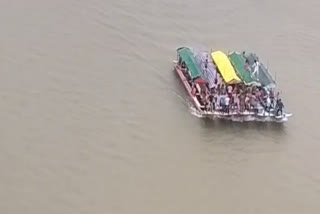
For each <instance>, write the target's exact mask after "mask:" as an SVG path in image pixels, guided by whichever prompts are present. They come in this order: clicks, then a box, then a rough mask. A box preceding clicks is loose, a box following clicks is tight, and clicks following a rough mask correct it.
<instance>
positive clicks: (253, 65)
mask: <svg viewBox="0 0 320 214" xmlns="http://www.w3.org/2000/svg"><path fill="white" fill-rule="evenodd" d="M174 70H175V71H176V72H177V74H178V76H179V77H180V79H181V81H182V83H183V85H184V87H185V88H186V90H187V92H188V94H189V96H190V99H191V100H192V102H193V104H194V105H195V108H196V109H197V111H198V112H199V113H200V114H201V115H202V116H205V117H210V118H222V119H231V120H236V121H251V120H258V121H277V122H283V121H286V120H287V119H288V117H290V116H292V114H288V113H285V112H284V104H283V102H282V100H281V99H280V97H279V92H276V89H275V87H276V83H275V81H274V80H273V78H272V76H271V74H270V73H269V71H268V69H267V68H266V67H265V66H264V65H263V63H261V62H259V60H258V57H257V56H256V55H255V54H253V53H250V54H248V55H246V54H245V52H243V53H242V54H240V53H238V52H231V53H229V54H228V55H227V54H225V53H224V52H222V51H219V50H218V51H214V52H212V53H209V52H207V51H194V50H192V49H191V48H187V47H180V48H178V49H177V60H175V61H174Z"/></svg>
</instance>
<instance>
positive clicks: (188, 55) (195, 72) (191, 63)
mask: <svg viewBox="0 0 320 214" xmlns="http://www.w3.org/2000/svg"><path fill="white" fill-rule="evenodd" d="M177 52H178V55H179V56H180V57H181V59H182V61H184V62H185V63H186V66H187V67H188V70H189V74H190V77H191V78H192V79H195V78H198V77H200V76H201V71H200V68H199V66H198V64H197V62H196V60H195V57H194V55H193V52H192V51H191V50H190V48H186V47H181V48H178V49H177Z"/></svg>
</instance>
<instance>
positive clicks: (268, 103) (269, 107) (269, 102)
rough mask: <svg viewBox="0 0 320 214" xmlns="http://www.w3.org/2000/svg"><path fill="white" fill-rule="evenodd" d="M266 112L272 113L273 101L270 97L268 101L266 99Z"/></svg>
mask: <svg viewBox="0 0 320 214" xmlns="http://www.w3.org/2000/svg"><path fill="white" fill-rule="evenodd" d="M265 110H266V111H267V112H270V110H271V99H270V96H267V99H266V108H265Z"/></svg>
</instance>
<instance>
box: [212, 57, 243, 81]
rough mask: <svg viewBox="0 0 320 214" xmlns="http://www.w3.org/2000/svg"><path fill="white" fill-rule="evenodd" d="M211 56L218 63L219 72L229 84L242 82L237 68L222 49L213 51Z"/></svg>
mask: <svg viewBox="0 0 320 214" xmlns="http://www.w3.org/2000/svg"><path fill="white" fill-rule="evenodd" d="M211 57H212V59H213V61H214V62H215V64H216V65H217V67H218V69H219V72H220V74H221V76H222V78H223V80H224V81H225V83H227V84H237V83H241V80H240V78H239V77H238V76H237V74H236V72H235V70H234V69H233V67H232V64H231V62H230V60H229V59H228V56H227V55H226V54H225V53H223V52H222V51H215V52H212V53H211Z"/></svg>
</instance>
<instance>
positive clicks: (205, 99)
mask: <svg viewBox="0 0 320 214" xmlns="http://www.w3.org/2000/svg"><path fill="white" fill-rule="evenodd" d="M243 54H244V53H243ZM178 64H179V65H180V66H181V69H182V71H183V73H184V75H185V76H186V77H187V79H188V81H189V83H190V85H191V88H192V91H191V93H192V94H193V95H194V96H199V101H200V104H201V105H202V106H204V108H205V109H206V110H207V111H220V112H222V113H225V114H230V113H245V112H247V113H248V112H251V113H264V112H268V113H273V114H275V115H277V116H280V115H282V114H283V108H284V105H283V103H282V101H281V99H280V97H279V92H277V93H275V90H274V89H273V88H267V87H262V86H255V85H252V86H248V85H244V84H225V83H224V82H223V80H222V78H221V76H220V75H219V74H218V73H217V75H216V77H215V80H214V84H211V88H210V87H209V82H208V81H207V82H201V83H198V81H197V80H192V79H191V78H190V76H189V73H188V68H187V67H186V65H185V63H184V62H183V61H182V60H181V59H179V62H178ZM207 64H208V58H207V59H206V60H205V66H204V67H205V70H207V68H208V66H207ZM259 65H260V64H259V62H258V61H257V60H255V61H254V64H253V66H252V68H251V67H250V66H249V63H248V61H247V60H246V65H245V66H246V70H247V71H248V72H250V73H251V76H252V77H253V78H254V79H256V80H257V81H259V79H258V77H259ZM204 79H205V78H204Z"/></svg>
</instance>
